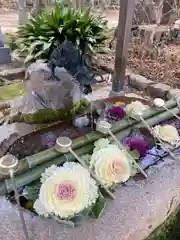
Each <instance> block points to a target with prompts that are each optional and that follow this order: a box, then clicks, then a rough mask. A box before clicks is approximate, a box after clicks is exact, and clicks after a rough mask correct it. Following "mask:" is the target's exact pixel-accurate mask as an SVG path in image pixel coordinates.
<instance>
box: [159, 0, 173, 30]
mask: <svg viewBox="0 0 180 240" xmlns="http://www.w3.org/2000/svg"><path fill="white" fill-rule="evenodd" d="M174 9H175V1H174V0H165V1H164V4H163V9H162V19H161V24H163V25H166V24H169V23H171V22H173V20H174V19H175V17H176V14H175V11H174Z"/></svg>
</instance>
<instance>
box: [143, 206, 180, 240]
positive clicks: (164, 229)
mask: <svg viewBox="0 0 180 240" xmlns="http://www.w3.org/2000/svg"><path fill="white" fill-rule="evenodd" d="M145 240H180V205H179V206H178V207H177V208H176V210H175V211H174V212H173V213H172V214H170V215H169V217H168V218H167V219H166V220H165V221H164V223H162V224H161V225H160V226H159V227H157V228H156V229H155V230H154V231H153V232H152V233H151V234H150V236H149V237H148V238H146V239H145Z"/></svg>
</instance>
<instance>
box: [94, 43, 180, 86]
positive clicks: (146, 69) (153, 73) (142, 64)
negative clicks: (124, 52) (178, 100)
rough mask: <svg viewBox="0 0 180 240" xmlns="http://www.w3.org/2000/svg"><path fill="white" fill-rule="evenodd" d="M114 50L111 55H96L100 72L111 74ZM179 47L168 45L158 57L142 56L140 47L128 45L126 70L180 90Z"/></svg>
mask: <svg viewBox="0 0 180 240" xmlns="http://www.w3.org/2000/svg"><path fill="white" fill-rule="evenodd" d="M114 52H115V50H113V51H112V53H111V54H100V55H98V62H97V63H96V64H97V67H98V68H99V69H101V70H102V72H103V71H104V72H108V73H113V71H114V61H115V57H114V56H115V54H114ZM179 56H180V46H179V45H172V44H171V45H169V46H168V47H166V48H165V49H164V51H163V54H162V55H161V56H159V57H154V56H148V55H144V56H142V46H140V45H139V46H138V45H134V46H133V45H130V46H129V50H128V60H127V69H129V70H130V71H131V72H133V73H137V74H140V75H142V76H144V77H146V78H148V79H149V80H152V81H154V82H157V83H159V82H162V83H165V84H168V85H170V86H171V87H172V88H180V81H179V79H180V57H179Z"/></svg>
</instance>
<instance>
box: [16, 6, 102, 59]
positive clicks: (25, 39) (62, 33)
mask: <svg viewBox="0 0 180 240" xmlns="http://www.w3.org/2000/svg"><path fill="white" fill-rule="evenodd" d="M106 29H107V22H106V21H105V20H104V18H103V17H101V15H100V14H99V15H97V14H94V12H93V11H92V10H90V9H88V10H82V11H80V10H78V9H73V8H69V7H68V5H67V4H66V5H65V6H64V5H59V4H58V5H57V6H55V7H54V8H53V9H52V10H50V11H47V10H44V11H42V12H40V13H38V14H37V15H36V16H31V17H30V18H29V20H28V22H27V23H26V24H25V25H23V26H19V28H18V32H17V42H18V44H17V47H18V49H19V50H20V51H21V50H22V49H26V51H25V52H24V51H23V55H24V54H26V55H25V56H28V57H27V59H26V62H30V61H34V60H36V59H41V58H46V59H49V56H50V52H49V51H48V49H49V48H51V51H53V47H56V45H52V46H51V45H48V44H50V43H52V44H54V43H55V42H62V41H64V39H68V40H70V41H72V42H73V43H74V44H76V45H77V46H78V47H79V48H80V50H81V51H82V52H84V53H85V54H86V53H87V52H88V49H91V53H90V55H91V56H92V55H93V53H94V49H95V48H97V47H98V46H99V45H100V44H101V43H104V41H105V40H106V35H107V34H106ZM85 46H88V48H86V47H85ZM43 49H44V51H42V50H43ZM34 55H36V57H33V56H34ZM30 56H31V57H30Z"/></svg>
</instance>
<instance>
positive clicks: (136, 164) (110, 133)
mask: <svg viewBox="0 0 180 240" xmlns="http://www.w3.org/2000/svg"><path fill="white" fill-rule="evenodd" d="M109 135H110V136H111V137H112V139H113V140H114V141H115V142H116V143H117V144H118V146H119V147H120V149H122V150H125V151H126V149H125V147H124V146H123V145H122V144H121V143H120V141H118V139H117V138H116V137H115V136H114V134H113V133H112V132H111V131H109ZM126 154H127V155H128V157H129V158H130V159H131V161H133V163H134V164H135V166H136V167H137V168H138V169H139V170H140V171H141V173H142V174H143V175H144V177H145V178H148V175H147V174H146V173H145V171H144V170H143V169H142V168H141V167H140V166H139V164H138V163H137V162H136V160H135V159H134V158H132V156H131V155H130V154H129V153H128V151H126Z"/></svg>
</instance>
